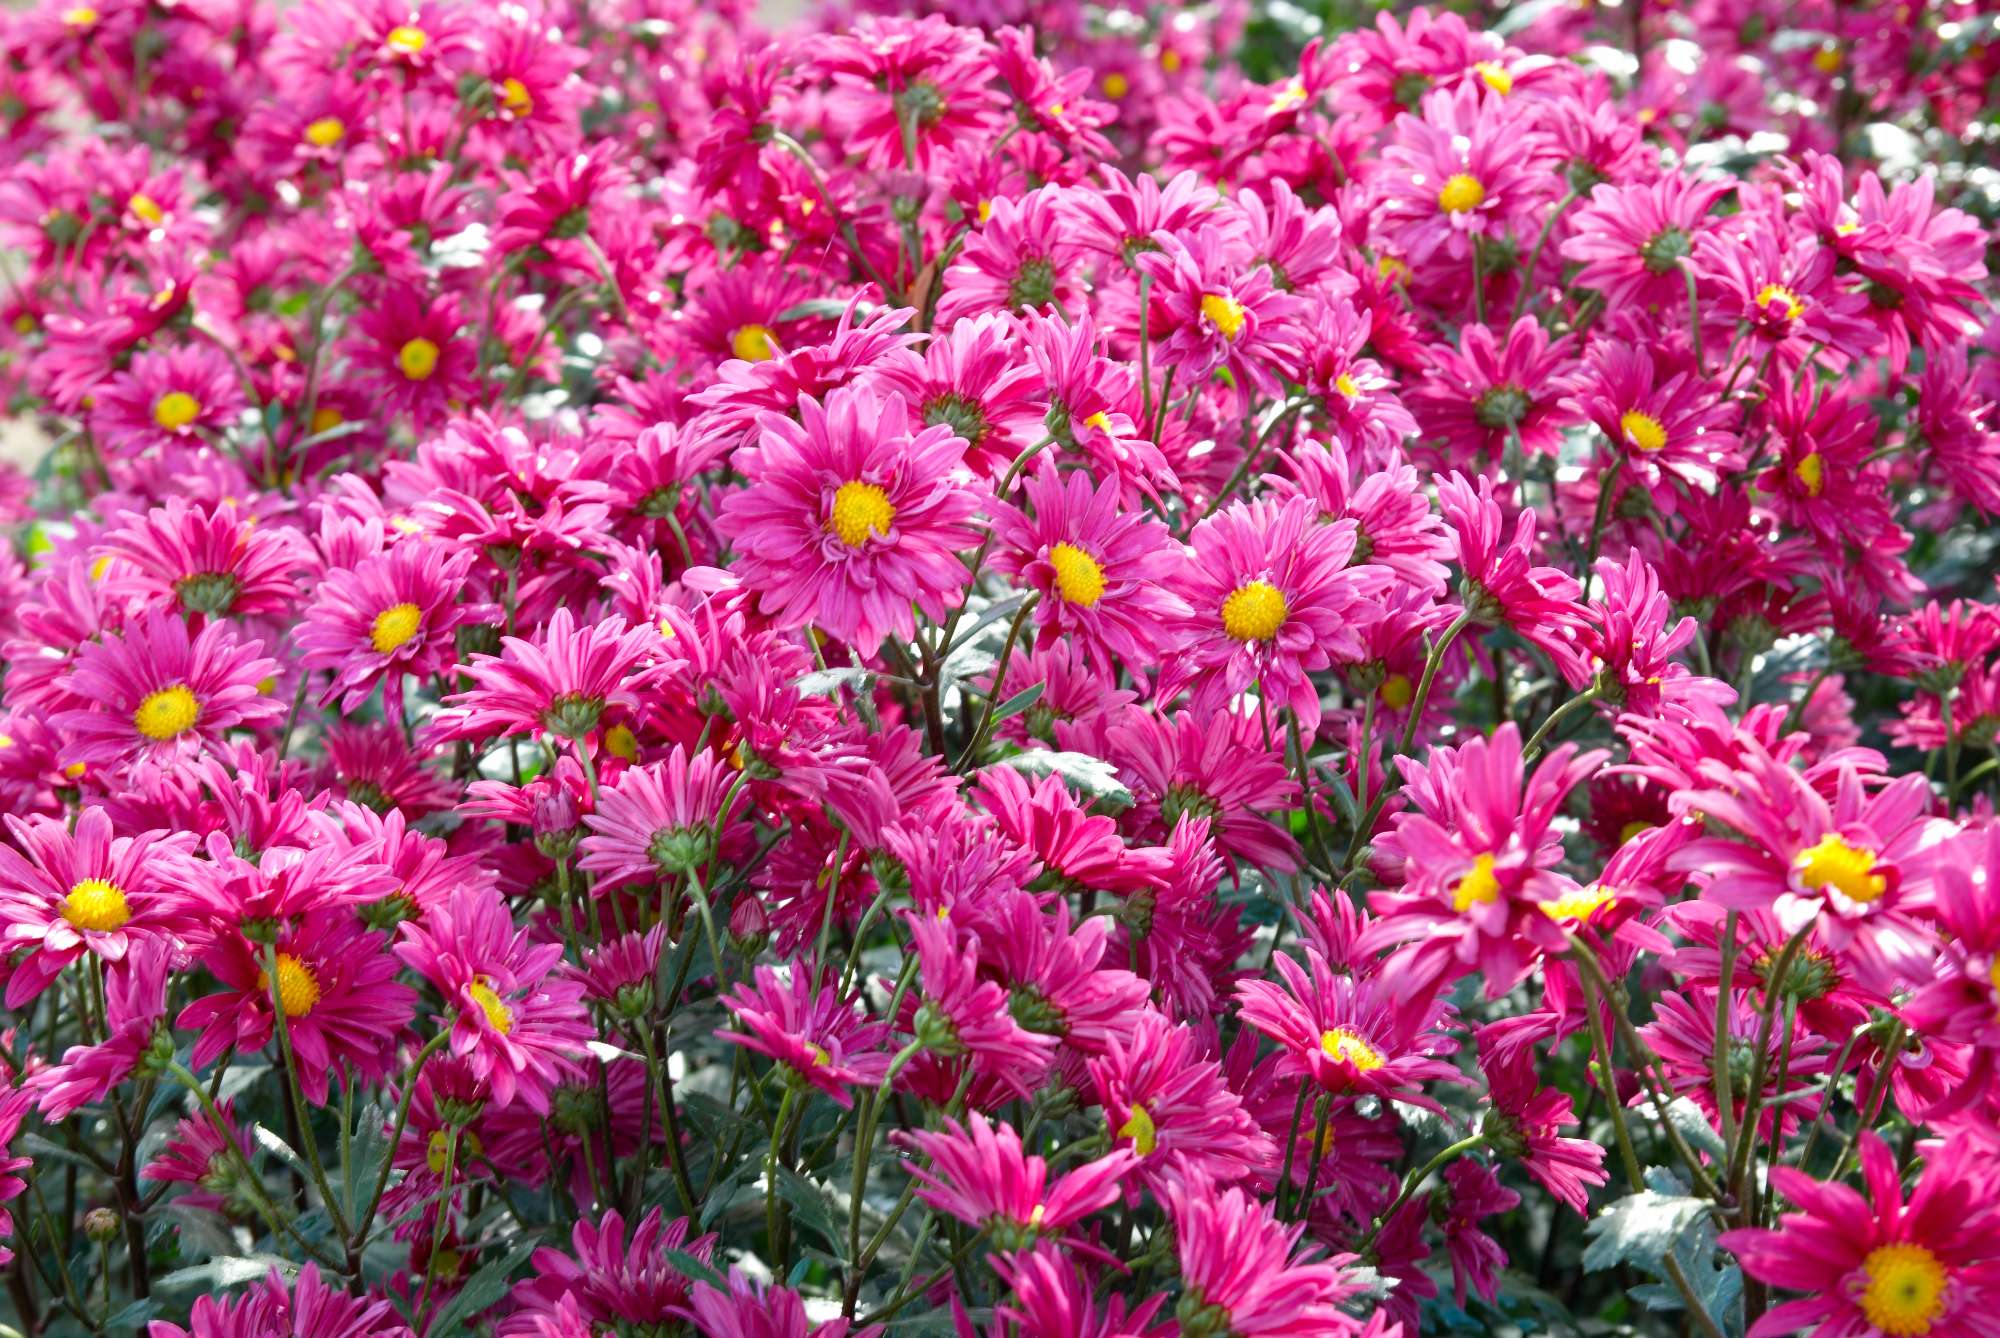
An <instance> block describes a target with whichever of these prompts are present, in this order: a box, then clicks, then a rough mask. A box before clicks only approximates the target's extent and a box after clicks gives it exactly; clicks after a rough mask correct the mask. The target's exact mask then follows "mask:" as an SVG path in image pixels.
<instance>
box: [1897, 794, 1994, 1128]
mask: <svg viewBox="0 0 2000 1338" xmlns="http://www.w3.org/2000/svg"><path fill="white" fill-rule="evenodd" d="M1937 855H1938V858H1937V861H1936V868H1935V877H1936V879H1937V883H1938V896H1937V916H1938V919H1939V921H1940V922H1941V923H1942V925H1943V927H1944V928H1945V929H1946V930H1947V931H1948V933H1949V937H1948V938H1947V939H1946V940H1945V947H1944V951H1943V953H1942V954H1940V956H1939V958H1938V963H1937V969H1936V973H1935V976H1934V978H1933V979H1931V980H1929V981H1928V982H1923V983H1920V984H1919V985H1918V987H1917V992H1916V994H1915V995H1913V996H1912V997H1911V998H1910V1000H1909V1002H1907V1003H1906V1004H1904V1005H1903V1008H1902V1018H1903V1020H1904V1021H1905V1022H1906V1023H1908V1024H1909V1026H1910V1028H1911V1029H1912V1030H1914V1031H1915V1032H1916V1033H1917V1034H1918V1035H1920V1036H1924V1037H1928V1038H1934V1039H1936V1040H1940V1041H1944V1042H1947V1043H1950V1044H1956V1045H1965V1046H1969V1047H1971V1050H1972V1059H1971V1063H1970V1064H1969V1066H1968V1072H1967V1075H1966V1080H1965V1081H1964V1082H1963V1083H1961V1084H1960V1085H1959V1086H1958V1088H1957V1090H1955V1091H1954V1092H1952V1093H1951V1094H1950V1095H1948V1096H1947V1097H1945V1098H1944V1099H1943V1100H1942V1101H1940V1102H1938V1103H1937V1104H1936V1105H1934V1106H1932V1107H1931V1108H1930V1109H1929V1110H1928V1111H1926V1112H1925V1118H1926V1119H1931V1120H1936V1119H1942V1118H1947V1117H1949V1116H1951V1115H1954V1114H1956V1113H1958V1112H1959V1111H1960V1110H1963V1109H1965V1108H1966V1107H1967V1106H1969V1105H1971V1104H1973V1103H1974V1102H1976V1101H1978V1100H1979V1099H1980V1095H1981V1094H1982V1093H1983V1092H1985V1091H1989V1090H1992V1084H1993V1082H1994V1074H1995V1072H1996V1071H2000V879H1996V877H1995V873H1996V871H2000V827H1996V826H1994V825H1992V824H1988V826H1987V827H1986V829H1985V830H1984V831H1969V832H1967V833H1965V834H1964V835H1962V836H1959V837H1956V838H1954V839H1953V840H1951V841H1949V842H1946V843H1944V844H1943V845H1941V846H1939V847H1938V849H1937Z"/></svg>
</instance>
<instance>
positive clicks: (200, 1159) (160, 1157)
mask: <svg viewBox="0 0 2000 1338" xmlns="http://www.w3.org/2000/svg"><path fill="white" fill-rule="evenodd" d="M215 1108H216V1112H217V1113H218V1114H219V1115H220V1116H221V1120H220V1123H221V1126H222V1127H221V1128H220V1129H218V1128H217V1127H216V1124H217V1121H216V1120H212V1119H210V1118H209V1117H208V1114H207V1113H206V1112H201V1113H198V1114H195V1115H190V1116H188V1117H187V1118H186V1119H183V1120H180V1121H178V1122H177V1123H176V1124H175V1125H174V1127H173V1132H172V1133H170V1134H169V1135H168V1136H167V1142H166V1145H165V1146H163V1147H162V1148H161V1149H160V1150H159V1151H158V1152H157V1153H155V1154H154V1155H153V1158H152V1160H151V1161H148V1162H147V1163H146V1164H145V1165H144V1166H143V1167H141V1168H140V1169H139V1178H140V1179H141V1180H151V1181H154V1182H156V1183H158V1184H162V1185H184V1186H186V1187H187V1188H186V1189H184V1190H183V1191H182V1192H181V1195H180V1198H179V1200H178V1202H180V1203H183V1204H186V1205H187V1206H188V1207H190V1208H206V1209H209V1210H210V1211H212V1212H219V1213H237V1214H241V1215H244V1216H248V1215H250V1214H251V1213H254V1212H255V1211H256V1203H257V1201H256V1199H255V1198H254V1197H253V1194H252V1191H251V1190H250V1188H249V1187H248V1186H247V1185H245V1184H244V1183H243V1168H244V1167H245V1166H252V1167H254V1166H255V1165H256V1164H257V1162H256V1157H257V1148H256V1144H255V1143H253V1142H252V1141H251V1138H250V1130H249V1129H248V1128H246V1127H245V1126H243V1125H240V1124H238V1123H237V1122H236V1103H235V1102H234V1100H232V1099H224V1100H222V1101H218V1102H217V1103H216V1106H215ZM232 1143H234V1144H235V1145H236V1148H235V1151H234V1152H232V1151H231V1150H230V1144H232ZM238 1154H241V1157H242V1160H241V1161H238V1160H237V1157H238Z"/></svg>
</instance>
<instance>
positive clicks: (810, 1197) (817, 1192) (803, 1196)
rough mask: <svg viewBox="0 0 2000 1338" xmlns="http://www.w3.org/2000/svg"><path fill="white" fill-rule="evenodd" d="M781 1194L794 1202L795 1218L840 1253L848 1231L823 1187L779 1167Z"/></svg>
mask: <svg viewBox="0 0 2000 1338" xmlns="http://www.w3.org/2000/svg"><path fill="white" fill-rule="evenodd" d="M778 1197H779V1198H781V1199H783V1200H784V1201H785V1202H786V1203H789V1204H791V1205H792V1220H793V1221H795V1222H797V1223H798V1224H799V1225H801V1226H803V1227H806V1228H807V1229H809V1230H810V1231H811V1232H812V1233H813V1234H814V1235H816V1236H818V1237H819V1238H820V1239H821V1240H823V1241H825V1242H826V1243H827V1244H828V1245H830V1246H832V1247H833V1250H834V1253H835V1254H836V1255H837V1256H838V1255H839V1254H840V1249H841V1244H842V1242H843V1240H844V1238H845V1235H846V1233H845V1232H843V1231H842V1230H841V1226H840V1223H838V1222H836V1221H835V1220H834V1216H833V1210H832V1209H831V1208H830V1207H828V1206H827V1200H826V1193H825V1191H824V1190H822V1189H820V1187H819V1186H817V1185H815V1184H813V1183H812V1182H811V1181H810V1180H807V1179H806V1178H805V1177H804V1176H802V1175H800V1174H799V1173H798V1172H797V1171H794V1170H792V1169H791V1168H790V1167H786V1166H780V1167H779V1168H778Z"/></svg>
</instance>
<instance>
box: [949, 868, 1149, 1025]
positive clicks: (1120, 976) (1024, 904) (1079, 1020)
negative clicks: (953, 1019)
mask: <svg viewBox="0 0 2000 1338" xmlns="http://www.w3.org/2000/svg"><path fill="white" fill-rule="evenodd" d="M998 920H999V923H998V925H997V926H996V928H995V932H993V933H992V934H990V935H988V936H987V938H986V940H985V942H984V943H982V945H981V946H982V948H983V949H984V950H985V954H986V957H987V959H988V961H989V962H991V963H992V964H993V965H994V966H995V967H997V968H998V970H999V972H1000V977H1001V979H1002V980H1004V981H1005V982H1006V983H1007V990H1008V1008H1009V1009H1010V1010H1011V1011H1012V1012H1013V1014H1014V1018H1015V1020H1016V1021H1018V1022H1019V1023H1020V1024H1021V1025H1022V1026H1024V1027H1026V1028H1027V1029H1028V1030H1029V1031H1034V1032H1043V1033H1046V1034H1049V1035H1053V1036H1060V1037H1061V1038H1062V1039H1063V1042H1064V1044H1065V1045H1067V1046H1068V1047H1070V1048H1071V1049H1073V1050H1075V1051H1077V1052H1079V1053H1081V1054H1086V1055H1097V1054H1102V1053H1104V1049H1105V1047H1106V1046H1107V1045H1109V1044H1110V1042H1111V1038H1112V1037H1113V1036H1114V1035H1117V1034H1119V1033H1120V1032H1121V1031H1122V1030H1123V1028H1122V1027H1121V1026H1120V1023H1121V1022H1122V1021H1123V1020H1124V1019H1125V1018H1126V1017H1127V1016H1129V1015H1130V1013H1131V1010H1132V1009H1134V1008H1137V1007H1138V1006H1139V1005H1140V1004H1142V1003H1144V1002H1145V999H1146V983H1145V982H1144V981H1143V980H1141V979H1139V977H1137V976H1135V975H1133V974H1132V973H1131V972H1130V971H1127V970H1124V969H1123V968H1120V967H1115V966H1107V965H1105V964H1104V961H1103V958H1104V951H1105V948H1106V946H1107V939H1108V937H1109V933H1110V925H1109V922H1108V921H1106V920H1105V919H1104V918H1103V917H1102V916H1091V917H1089V918H1087V919H1085V920H1084V921H1083V922H1082V923H1081V924H1079V925H1077V926H1076V927H1075V928H1074V929H1072V928H1071V927H1070V910H1069V906H1068V903H1066V902H1062V901H1058V902H1056V903H1055V906H1054V908H1053V910H1052V911H1049V912H1045V911H1043V910H1042V909H1041V908H1040V906H1039V905H1038V904H1037V903H1036V899H1035V898H1033V897H1030V896H1026V895H1016V896H1014V897H1013V898H1012V899H1011V901H1010V903H1009V905H1008V908H1007V910H1006V912H1004V913H1003V914H1002V915H1000V916H999V917H998Z"/></svg>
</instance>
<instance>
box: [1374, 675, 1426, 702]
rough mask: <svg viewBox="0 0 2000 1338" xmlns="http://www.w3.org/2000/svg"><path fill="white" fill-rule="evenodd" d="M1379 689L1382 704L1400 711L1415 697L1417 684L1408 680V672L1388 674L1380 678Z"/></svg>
mask: <svg viewBox="0 0 2000 1338" xmlns="http://www.w3.org/2000/svg"><path fill="white" fill-rule="evenodd" d="M1379 691H1380V694H1381V697H1382V704H1383V705H1384V706H1386V707H1388V708H1389V709H1390V710H1392V711H1401V710H1405V709H1407V708H1408V707H1409V705H1410V702H1411V700H1412V699H1414V698H1415V697H1416V695H1417V685H1416V684H1414V683H1412V682H1411V681H1410V676H1409V675H1408V674H1390V675H1389V676H1388V677H1387V678H1385V679H1383V680H1382V686H1381V688H1380V689H1379Z"/></svg>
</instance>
